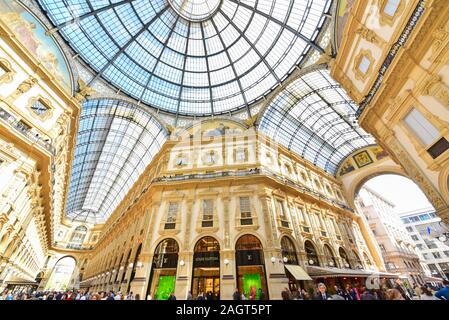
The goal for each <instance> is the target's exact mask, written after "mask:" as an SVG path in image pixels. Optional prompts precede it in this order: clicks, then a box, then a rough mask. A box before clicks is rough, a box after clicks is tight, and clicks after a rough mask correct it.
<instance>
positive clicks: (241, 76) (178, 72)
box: [38, 0, 332, 115]
mask: <svg viewBox="0 0 449 320" xmlns="http://www.w3.org/2000/svg"><path fill="white" fill-rule="evenodd" d="M331 2H332V1H331V0H308V1H294V0H253V1H249V0H246V1H243V0H212V1H207V2H206V1H205V0H184V1H180V0H151V1H150V0H122V1H117V0H110V1H106V0H102V1H93V0H79V1H69V0H38V3H39V4H40V5H41V7H42V9H43V10H44V11H45V12H46V13H47V15H48V17H49V18H50V20H51V22H52V23H53V24H54V26H55V28H54V30H53V32H55V31H59V32H60V33H61V35H62V36H63V38H64V39H65V40H66V41H67V42H68V43H69V45H70V46H71V47H72V48H73V49H74V51H76V52H77V53H79V54H80V56H81V57H82V59H83V60H84V61H85V62H86V63H87V64H88V65H89V66H90V67H92V68H93V69H94V70H95V71H96V75H95V77H94V78H93V79H92V80H91V83H92V82H93V81H95V79H97V78H99V77H102V78H104V79H105V80H106V81H108V82H110V83H112V84H113V85H115V86H116V87H117V88H119V89H120V90H121V91H123V92H125V93H127V94H129V95H130V96H132V97H133V98H135V99H137V100H138V101H142V102H144V103H146V104H147V105H150V106H152V107H154V108H157V109H161V110H164V111H167V112H169V113H173V114H178V115H218V114H224V113H229V112H232V111H237V110H240V109H243V108H247V110H248V112H249V106H250V105H251V104H252V103H253V102H255V101H257V100H259V99H260V98H262V97H263V96H264V95H266V94H268V93H269V92H270V91H271V90H272V89H274V88H275V87H277V86H278V85H279V84H280V83H281V82H282V81H283V80H284V79H285V78H286V77H287V76H288V75H289V74H290V73H291V72H292V71H293V70H294V68H295V67H296V66H298V65H299V64H300V63H301V62H302V61H303V60H304V58H305V56H306V55H307V53H308V52H309V51H310V50H317V51H319V52H321V53H322V52H323V49H322V48H320V47H319V45H317V44H316V43H315V40H316V39H317V37H318V34H319V32H320V30H321V27H322V26H323V24H324V22H325V19H326V13H327V12H328V11H329V9H330V6H331Z"/></svg>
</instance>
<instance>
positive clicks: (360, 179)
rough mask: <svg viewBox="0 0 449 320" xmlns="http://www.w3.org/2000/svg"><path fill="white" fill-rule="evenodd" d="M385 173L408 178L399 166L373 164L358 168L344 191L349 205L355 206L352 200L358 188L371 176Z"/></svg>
mask: <svg viewBox="0 0 449 320" xmlns="http://www.w3.org/2000/svg"><path fill="white" fill-rule="evenodd" d="M385 174H396V175H399V176H402V177H405V178H408V179H410V178H409V177H408V176H407V175H406V174H405V172H404V171H403V170H402V169H401V168H400V167H399V166H381V167H379V166H375V167H371V168H367V169H364V170H358V175H357V176H356V177H355V178H354V180H352V181H351V183H350V184H349V186H348V187H347V189H346V188H345V191H346V199H347V201H348V203H349V205H350V206H351V207H353V208H354V207H355V203H354V200H355V198H356V195H357V193H358V192H359V190H360V188H362V186H363V185H364V184H365V183H366V182H367V181H369V180H371V179H372V178H375V177H378V176H382V175H385Z"/></svg>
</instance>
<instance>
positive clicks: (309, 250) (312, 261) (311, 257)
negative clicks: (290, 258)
mask: <svg viewBox="0 0 449 320" xmlns="http://www.w3.org/2000/svg"><path fill="white" fill-rule="evenodd" d="M304 249H305V250H306V256H307V263H308V264H309V265H312V266H320V261H319V260H318V254H317V252H316V249H315V246H314V245H313V244H312V242H310V241H306V242H305V243H304Z"/></svg>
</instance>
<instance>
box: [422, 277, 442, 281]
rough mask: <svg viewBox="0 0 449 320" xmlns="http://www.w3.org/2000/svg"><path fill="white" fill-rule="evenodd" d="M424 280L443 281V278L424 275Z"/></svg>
mask: <svg viewBox="0 0 449 320" xmlns="http://www.w3.org/2000/svg"><path fill="white" fill-rule="evenodd" d="M424 281H426V282H443V279H442V278H438V277H424Z"/></svg>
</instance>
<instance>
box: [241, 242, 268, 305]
mask: <svg viewBox="0 0 449 320" xmlns="http://www.w3.org/2000/svg"><path fill="white" fill-rule="evenodd" d="M235 260H236V267H237V286H238V289H239V291H240V293H242V292H244V293H245V296H246V297H247V298H248V299H250V298H251V297H254V298H255V299H256V300H259V299H260V290H259V289H261V290H262V291H263V293H264V294H265V296H266V297H267V298H268V287H267V280H266V275H265V261H264V257H263V249H262V244H261V243H260V241H259V239H257V238H256V237H255V236H252V235H244V236H242V237H241V238H240V239H239V240H238V241H237V243H236V245H235Z"/></svg>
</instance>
